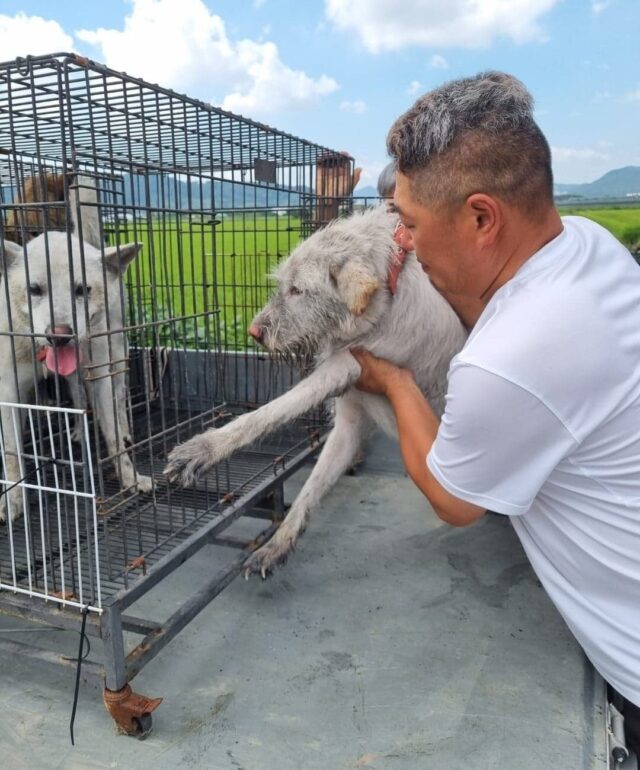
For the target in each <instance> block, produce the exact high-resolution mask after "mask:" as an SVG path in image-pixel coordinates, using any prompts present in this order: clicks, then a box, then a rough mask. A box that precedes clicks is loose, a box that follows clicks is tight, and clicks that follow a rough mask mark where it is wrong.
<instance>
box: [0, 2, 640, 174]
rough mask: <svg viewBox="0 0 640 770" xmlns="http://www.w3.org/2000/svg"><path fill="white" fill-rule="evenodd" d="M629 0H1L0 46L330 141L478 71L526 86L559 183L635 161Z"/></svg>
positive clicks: (357, 148)
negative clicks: (122, 76)
mask: <svg viewBox="0 0 640 770" xmlns="http://www.w3.org/2000/svg"><path fill="white" fill-rule="evenodd" d="M638 30H640V2H639V0H324V1H323V0H306V1H304V0H102V1H101V2H96V1H94V2H91V0H84V1H83V2H80V1H79V0H63V2H59V3H52V2H50V0H2V2H1V3H0V40H1V41H2V49H1V52H0V57H1V58H2V59H3V60H4V59H11V58H13V57H15V56H18V55H21V56H24V55H27V54H38V53H50V52H54V51H66V50H74V51H77V52H79V53H83V54H85V55H87V56H89V57H91V58H93V59H95V60H96V61H99V62H103V63H105V64H107V65H108V66H110V67H113V68H114V69H117V70H124V71H127V72H129V73H130V74H132V75H136V76H139V77H143V78H145V79H146V80H149V81H152V82H157V83H160V84H161V85H164V86H167V87H170V88H174V89H176V90H177V91H180V92H181V93H187V94H189V95H190V96H194V97H197V98H200V99H203V100H204V101H208V102H211V103H213V104H216V105H221V106H224V107H225V108H227V109H230V110H232V111H234V112H238V113H240V114H244V115H246V116H248V117H251V118H255V119H258V120H262V121H264V122H265V123H268V124H269V125H272V126H275V127H277V128H279V129H282V130H284V131H287V132H289V133H292V134H296V135H298V136H302V137H304V138H306V139H310V140H313V141H317V142H319V143H321V144H324V145H327V146H329V147H333V148H335V149H341V150H348V151H349V152H350V153H351V154H352V155H353V156H354V157H355V158H356V162H357V165H360V166H362V167H363V168H364V174H363V177H362V184H363V185H369V184H375V180H376V178H377V174H378V173H379V171H380V170H381V168H382V167H383V166H384V165H385V163H386V151H385V135H386V132H387V129H388V128H389V126H390V124H391V123H392V122H393V120H394V119H395V118H396V117H397V116H398V115H399V114H400V113H401V112H403V111H404V110H405V109H407V108H408V107H409V106H410V105H411V104H412V102H413V101H414V100H415V99H416V98H417V97H418V96H419V95H420V94H421V93H424V92H425V91H427V90H429V89H430V88H432V87H434V86H436V85H439V84H440V83H442V82H444V81H445V80H449V79H451V78H456V77H462V76H466V75H470V74H474V73H476V72H478V71H481V70H485V69H501V70H504V71H507V72H510V73H512V74H514V75H516V76H517V77H519V78H520V79H521V80H523V81H524V83H525V84H526V85H527V86H528V88H529V89H530V90H531V92H532V93H533V96H534V99H535V102H536V116H537V119H538V122H539V124H540V126H541V127H542V129H543V131H544V132H545V134H546V136H547V138H548V140H549V143H550V144H551V147H552V151H553V164H554V173H555V177H556V180H557V181H558V182H565V183H570V182H590V181H593V180H594V179H596V178H598V177H599V176H601V175H602V174H603V173H605V172H606V171H608V170H610V169H612V168H618V167H620V166H627V165H637V166H640V130H639V129H640V51H639V49H638Z"/></svg>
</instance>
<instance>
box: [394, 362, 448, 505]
mask: <svg viewBox="0 0 640 770" xmlns="http://www.w3.org/2000/svg"><path fill="white" fill-rule="evenodd" d="M387 396H388V398H389V402H390V403H391V406H392V408H393V411H394V414H395V418H396V423H397V426H398V437H399V442H400V451H401V453H402V459H403V461H404V464H405V467H406V469H407V472H408V473H409V475H410V476H411V479H412V480H413V482H414V484H415V485H416V486H417V487H418V488H419V489H420V491H421V492H422V493H423V494H424V495H425V496H427V497H429V494H428V481H429V478H430V474H429V472H428V469H427V462H426V459H427V455H428V454H429V450H430V449H431V445H432V444H433V442H434V440H435V438H436V434H437V432H438V425H439V421H438V418H437V417H436V416H435V414H434V412H433V410H432V409H431V407H430V406H429V403H428V402H427V400H426V399H425V397H424V395H423V394H422V392H421V390H420V388H419V387H418V386H417V385H416V383H415V380H413V378H411V377H398V379H397V381H396V382H394V383H393V385H392V387H390V388H389V391H388V393H387Z"/></svg>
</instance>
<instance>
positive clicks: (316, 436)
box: [309, 430, 320, 447]
mask: <svg viewBox="0 0 640 770" xmlns="http://www.w3.org/2000/svg"><path fill="white" fill-rule="evenodd" d="M319 443H320V431H319V430H314V431H312V432H311V433H309V444H310V445H311V447H316V446H318V444H319Z"/></svg>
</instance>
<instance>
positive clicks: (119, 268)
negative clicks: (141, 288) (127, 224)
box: [104, 243, 142, 275]
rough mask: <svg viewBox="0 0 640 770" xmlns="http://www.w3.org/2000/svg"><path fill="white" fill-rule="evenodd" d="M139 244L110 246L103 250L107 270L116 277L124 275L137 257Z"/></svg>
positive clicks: (140, 245)
mask: <svg viewBox="0 0 640 770" xmlns="http://www.w3.org/2000/svg"><path fill="white" fill-rule="evenodd" d="M141 248H142V244H141V243H125V244H124V246H111V247H110V248H108V249H105V250H104V264H105V266H106V268H107V270H111V272H113V273H118V275H124V274H125V273H126V272H127V268H128V267H129V265H130V264H131V262H133V260H134V259H135V258H136V257H137V256H138V252H139V251H140V249H141Z"/></svg>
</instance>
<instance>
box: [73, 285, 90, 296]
mask: <svg viewBox="0 0 640 770" xmlns="http://www.w3.org/2000/svg"><path fill="white" fill-rule="evenodd" d="M90 294H91V286H83V285H82V284H81V283H79V284H78V285H77V286H76V297H88V296H89V295H90Z"/></svg>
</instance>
